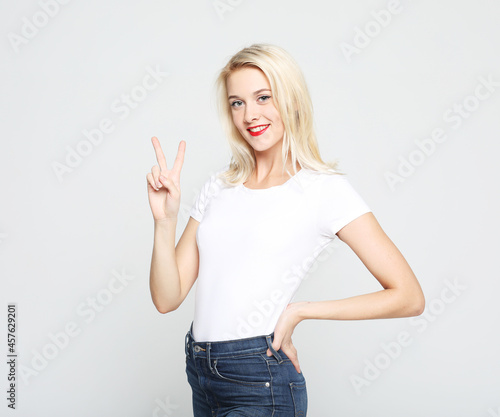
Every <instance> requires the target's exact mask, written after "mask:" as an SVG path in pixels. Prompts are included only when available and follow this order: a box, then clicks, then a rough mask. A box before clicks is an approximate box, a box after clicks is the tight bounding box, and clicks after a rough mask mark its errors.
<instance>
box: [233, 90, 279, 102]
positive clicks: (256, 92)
mask: <svg viewBox="0 0 500 417" xmlns="http://www.w3.org/2000/svg"><path fill="white" fill-rule="evenodd" d="M263 91H269V92H271V90H270V89H269V88H261V89H260V90H257V91H255V92H254V93H253V95H254V96H256V95H257V94H260V93H262V92H263ZM232 98H239V97H238V96H229V97H228V98H227V99H228V100H231V99H232Z"/></svg>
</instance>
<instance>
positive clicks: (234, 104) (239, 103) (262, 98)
mask: <svg viewBox="0 0 500 417" xmlns="http://www.w3.org/2000/svg"><path fill="white" fill-rule="evenodd" d="M270 98H271V96H260V97H259V98H258V99H257V101H259V102H261V103H265V102H266V101H268V100H269V99H270ZM242 105H243V102H242V101H241V100H235V101H233V102H232V103H231V104H230V106H231V107H233V108H238V107H241V106H242Z"/></svg>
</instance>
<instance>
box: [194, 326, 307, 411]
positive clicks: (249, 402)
mask: <svg viewBox="0 0 500 417" xmlns="http://www.w3.org/2000/svg"><path fill="white" fill-rule="evenodd" d="M192 329H193V323H191V328H190V330H189V331H188V332H187V334H186V340H185V350H186V374H187V379H188V382H189V385H191V389H192V391H193V412H194V417H236V416H240V417H241V416H248V417H271V416H272V417H299V416H300V417H305V416H306V413H307V389H306V380H305V378H304V375H303V372H302V370H301V373H298V372H297V370H296V369H295V367H294V366H293V364H292V362H291V361H290V359H289V358H288V357H287V356H286V355H285V353H283V351H282V350H281V349H279V350H278V351H276V350H275V349H274V348H273V347H272V345H271V343H272V341H273V337H274V332H273V333H271V334H270V335H267V336H256V337H248V338H245V339H237V340H228V341H220V342H196V341H194V339H193V336H192V333H191V331H192ZM267 348H269V349H270V350H271V352H272V353H273V356H267V355H266V351H267Z"/></svg>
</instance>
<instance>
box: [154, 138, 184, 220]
mask: <svg viewBox="0 0 500 417" xmlns="http://www.w3.org/2000/svg"><path fill="white" fill-rule="evenodd" d="M151 141H152V142H153V147H154V149H155V152H156V160H157V161H158V165H155V166H153V168H151V172H150V173H148V175H147V176H146V179H147V182H148V184H147V187H148V198H149V206H150V207H151V211H152V213H153V218H154V220H155V222H156V221H162V220H167V219H177V214H178V213H179V207H180V203H181V182H180V177H181V168H182V164H183V162H184V152H185V150H186V142H184V141H183V140H181V142H180V143H179V149H178V151H177V157H176V158H175V161H174V166H173V167H172V169H167V160H166V159H165V155H164V154H163V151H162V149H161V146H160V141H159V140H158V138H156V137H155V136H153V138H152V139H151Z"/></svg>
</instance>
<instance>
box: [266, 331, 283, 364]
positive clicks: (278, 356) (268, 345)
mask: <svg viewBox="0 0 500 417" xmlns="http://www.w3.org/2000/svg"><path fill="white" fill-rule="evenodd" d="M271 334H274V333H271ZM266 341H267V347H268V348H269V350H270V351H271V352H272V354H273V356H274V357H275V358H276V360H277V361H278V363H281V362H283V359H282V358H281V356H280V354H279V353H278V352H276V350H275V349H274V348H273V345H272V342H271V335H268V336H266Z"/></svg>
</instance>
